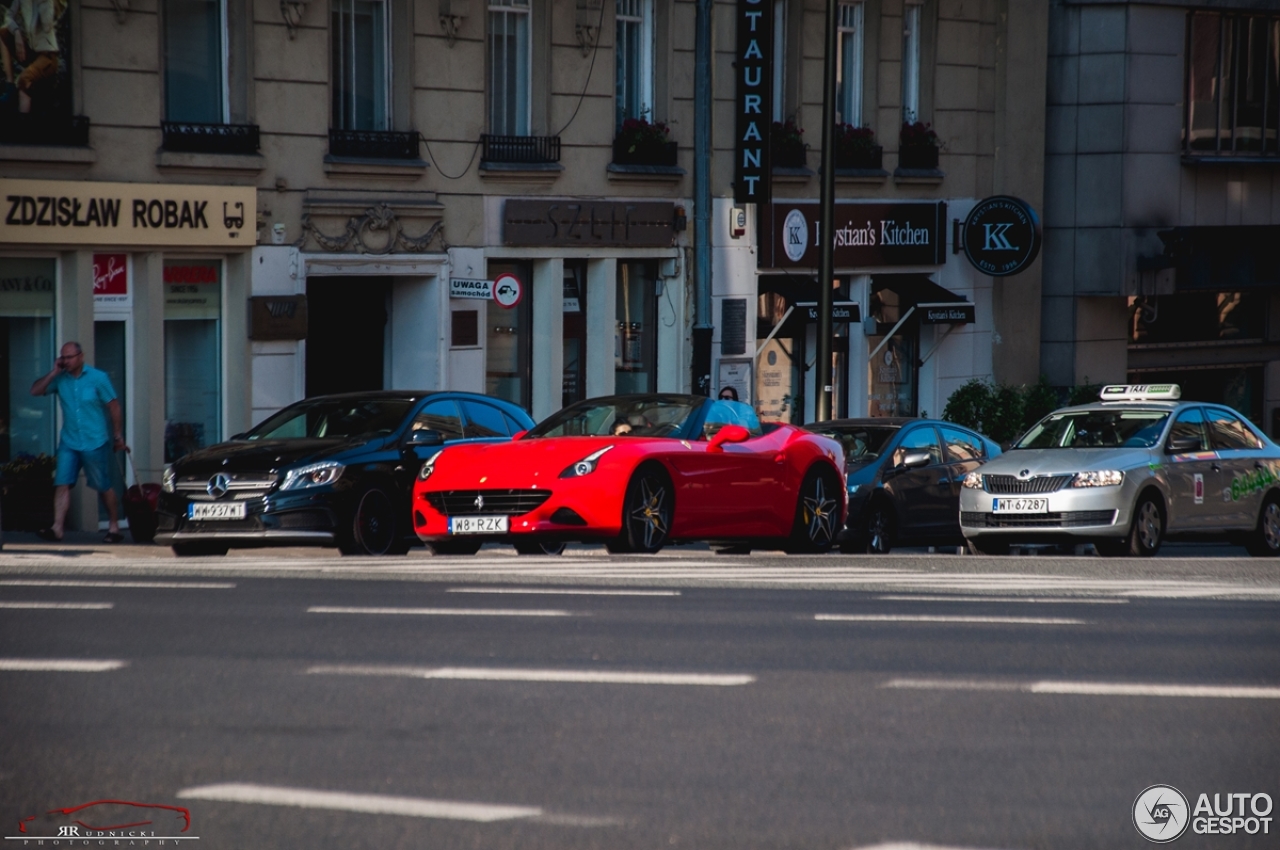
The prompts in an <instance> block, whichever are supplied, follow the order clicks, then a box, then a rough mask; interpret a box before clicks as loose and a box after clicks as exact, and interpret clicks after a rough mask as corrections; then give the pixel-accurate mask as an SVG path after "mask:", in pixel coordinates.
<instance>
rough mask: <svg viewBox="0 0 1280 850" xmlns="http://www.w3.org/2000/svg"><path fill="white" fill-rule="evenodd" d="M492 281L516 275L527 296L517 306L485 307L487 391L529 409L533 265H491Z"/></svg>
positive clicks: (490, 277)
mask: <svg viewBox="0 0 1280 850" xmlns="http://www.w3.org/2000/svg"><path fill="white" fill-rule="evenodd" d="M488 268H489V279H490V280H493V279H495V278H497V276H498V275H500V274H513V275H515V276H516V277H517V278H519V279H520V282H521V284H522V285H523V286H524V287H525V292H524V297H522V298H521V299H520V300H519V302H518V303H517V304H516V305H515V306H514V307H503V306H501V305H500V304H498V303H497V302H496V301H487V302H484V304H485V310H486V312H485V392H486V393H488V394H489V395H491V396H494V397H496V398H501V399H505V400H507V401H509V402H512V403H513V404H518V405H520V406H521V407H523V408H525V409H526V410H528V409H529V405H530V396H531V382H530V371H529V370H530V364H531V361H532V358H533V350H532V348H531V345H532V342H531V334H530V330H529V329H530V324H531V304H532V303H533V299H532V298H531V297H529V283H530V281H531V280H533V266H532V264H530V263H489V267H488Z"/></svg>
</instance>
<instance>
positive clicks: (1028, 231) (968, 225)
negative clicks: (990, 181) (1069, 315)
mask: <svg viewBox="0 0 1280 850" xmlns="http://www.w3.org/2000/svg"><path fill="white" fill-rule="evenodd" d="M1040 239H1041V233H1040V217H1039V216H1038V215H1036V211H1035V210H1034V209H1032V208H1031V205H1030V204H1028V203H1027V202H1026V201H1023V200H1022V199H1020V198H1015V197H1012V196H1010V195H996V196H994V197H990V198H986V199H984V200H981V201H979V202H978V205H977V206H975V207H974V208H973V209H972V210H971V211H970V212H969V216H968V218H966V219H965V221H964V227H963V242H964V255H965V256H966V257H968V258H969V262H970V263H972V264H973V266H974V268H976V269H977V270H978V271H980V272H982V273H983V274H989V275H991V276H992V277H1007V276H1008V275H1014V274H1017V273H1018V272H1020V271H1023V270H1024V269H1026V267H1027V266H1029V265H1031V264H1032V263H1033V262H1035V259H1036V255H1037V254H1039V253H1040Z"/></svg>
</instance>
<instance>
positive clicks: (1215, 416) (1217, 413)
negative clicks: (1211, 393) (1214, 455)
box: [1209, 410, 1262, 450]
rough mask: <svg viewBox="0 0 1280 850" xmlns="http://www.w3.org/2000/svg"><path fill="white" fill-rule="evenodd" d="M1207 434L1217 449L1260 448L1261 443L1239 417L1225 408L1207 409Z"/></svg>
mask: <svg viewBox="0 0 1280 850" xmlns="http://www.w3.org/2000/svg"><path fill="white" fill-rule="evenodd" d="M1209 434H1210V435H1211V436H1212V437H1213V445H1214V447H1215V448H1219V449H1228V450H1230V449H1260V448H1262V443H1260V442H1258V438H1257V437H1255V436H1254V435H1253V432H1252V431H1250V430H1249V428H1248V427H1247V426H1246V425H1245V424H1244V423H1243V422H1241V421H1240V418H1239V417H1238V416H1236V415H1235V414H1233V413H1228V412H1227V411H1225V410H1210V411H1209Z"/></svg>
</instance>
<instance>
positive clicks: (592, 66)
mask: <svg viewBox="0 0 1280 850" xmlns="http://www.w3.org/2000/svg"><path fill="white" fill-rule="evenodd" d="M605 2H606V0H600V20H599V21H597V22H596V33H597V34H596V43H595V47H593V48H592V50H591V64H590V65H589V66H588V67H587V81H586V82H585V83H583V84H582V93H581V94H579V95H578V105H577V106H575V107H574V108H573V114H572V115H570V116H569V120H568V121H567V122H566V123H565V125H564V126H563V127H561V128H560V129H559V131H557V132H556V133H553V134H552V135H555V136H560V135H562V134H563V133H564V131H565V130H568V129H569V125H570V124H572V123H573V122H574V119H576V118H577V117H578V110H579V109H581V108H582V101H583V99H584V98H586V96H587V89H588V88H589V87H590V86H591V74H592V72H593V71H595V67H596V55H597V54H599V52H600V35H599V33H600V32H601V31H602V28H603V27H604V4H605Z"/></svg>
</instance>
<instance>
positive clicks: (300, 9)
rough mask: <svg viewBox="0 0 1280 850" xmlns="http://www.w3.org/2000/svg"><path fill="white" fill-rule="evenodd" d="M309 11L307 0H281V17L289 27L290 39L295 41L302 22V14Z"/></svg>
mask: <svg viewBox="0 0 1280 850" xmlns="http://www.w3.org/2000/svg"><path fill="white" fill-rule="evenodd" d="M306 11H307V0H280V17H282V18H284V25H285V26H286V27H288V29H289V40H290V41H293V39H294V37H295V36H297V34H298V27H299V26H300V25H301V24H302V16H303V15H304V14H306Z"/></svg>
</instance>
